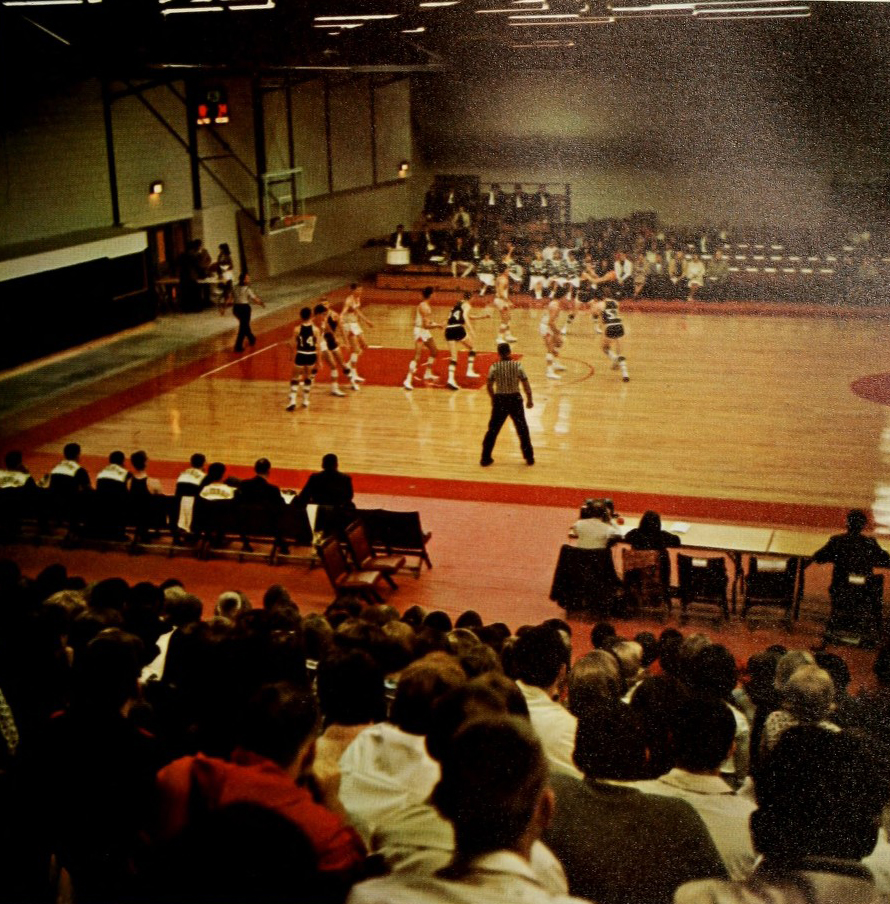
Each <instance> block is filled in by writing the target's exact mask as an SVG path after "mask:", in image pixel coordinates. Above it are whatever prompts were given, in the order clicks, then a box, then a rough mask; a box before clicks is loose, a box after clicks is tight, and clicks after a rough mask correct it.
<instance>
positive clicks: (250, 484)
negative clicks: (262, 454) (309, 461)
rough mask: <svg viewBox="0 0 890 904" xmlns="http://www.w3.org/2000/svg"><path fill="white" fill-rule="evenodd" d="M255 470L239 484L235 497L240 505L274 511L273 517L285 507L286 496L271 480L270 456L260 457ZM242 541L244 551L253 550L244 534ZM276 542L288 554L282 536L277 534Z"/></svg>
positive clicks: (254, 467)
mask: <svg viewBox="0 0 890 904" xmlns="http://www.w3.org/2000/svg"><path fill="white" fill-rule="evenodd" d="M253 470H254V472H255V473H254V476H253V477H250V478H248V479H247V480H242V481H241V483H239V484H238V489H237V491H236V492H235V499H236V501H237V502H238V503H239V504H240V505H245V506H258V507H263V508H267V509H269V511H270V513H273V514H272V515H270V517H273V516H274V513H276V512H278V510H279V509H281V508H283V507H284V497H283V496H282V495H281V490H280V489H279V488H278V487H277V486H275V484H274V483H270V481H269V472H270V471H271V470H272V463H271V462H270V461H269V459H268V458H260V459H258V460H257V462H256V464H255V465H254V466H253ZM279 514H280V513H279ZM241 541H242V543H243V545H244V551H245V552H251V551H252V550H251V546H250V543H249V542H248V540H247V537H244V536H242V538H241ZM275 542H276V545H277V546H278V547H279V549H280V550H281V552H282V553H285V554H286V553H287V552H288V548H287V545H286V544H285V543H284V541H283V540H282V538H281V537H280V536H276V538H275Z"/></svg>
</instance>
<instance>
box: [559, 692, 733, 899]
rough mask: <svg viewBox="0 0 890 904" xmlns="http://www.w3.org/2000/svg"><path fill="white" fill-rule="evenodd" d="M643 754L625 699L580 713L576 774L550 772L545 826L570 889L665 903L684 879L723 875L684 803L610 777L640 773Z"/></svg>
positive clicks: (705, 833) (707, 839) (622, 778)
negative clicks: (549, 819)
mask: <svg viewBox="0 0 890 904" xmlns="http://www.w3.org/2000/svg"><path fill="white" fill-rule="evenodd" d="M645 758H646V748H645V741H644V735H643V732H642V728H641V726H640V724H639V721H638V717H637V716H636V715H635V714H634V713H633V712H632V711H631V710H630V709H629V708H627V707H626V706H622V705H617V706H613V707H611V708H608V709H599V710H597V711H595V712H588V713H585V714H584V715H582V716H581V718H580V719H579V721H578V737H577V741H576V747H575V762H576V763H577V765H578V767H579V768H580V770H581V773H582V777H581V778H576V777H572V776H570V775H561V774H556V773H554V774H552V776H551V782H552V784H553V789H554V792H555V794H556V811H555V817H554V820H553V823H552V825H551V826H550V828H549V829H548V830H547V831H546V832H545V834H544V840H545V841H546V842H547V844H549V845H550V846H551V847H552V848H553V851H554V853H555V854H556V855H557V857H559V859H560V861H561V862H562V865H563V867H564V868H565V871H566V875H567V876H568V879H569V890H570V891H571V892H572V893H573V894H576V895H579V896H581V897H584V898H586V899H587V900H589V901H596V902H597V904H642V902H646V904H670V902H671V899H672V895H673V893H674V891H675V889H676V888H677V887H678V886H680V885H682V884H683V883H684V882H688V881H690V880H691V879H704V878H710V877H713V878H724V877H725V876H726V870H725V868H724V866H723V863H722V861H721V860H720V855H719V853H718V852H717V850H716V849H715V847H714V844H713V842H712V841H711V838H710V836H709V835H708V831H707V829H706V828H705V826H704V825H703V823H702V821H701V819H700V818H699V817H698V815H697V814H696V813H695V811H694V810H693V809H692V807H691V806H690V805H689V804H688V803H686V802H685V801H679V800H671V799H669V798H660V797H656V796H655V795H649V794H643V793H642V792H641V791H639V790H637V789H636V788H633V787H628V786H625V785H619V784H615V782H616V781H627V780H629V779H634V778H637V777H639V775H640V774H641V770H642V769H643V767H644V763H645Z"/></svg>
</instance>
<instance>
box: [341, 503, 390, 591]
mask: <svg viewBox="0 0 890 904" xmlns="http://www.w3.org/2000/svg"><path fill="white" fill-rule="evenodd" d="M343 534H344V537H345V539H346V545H347V546H348V547H349V552H350V554H351V555H352V561H353V562H355V566H356V568H358V569H359V570H360V571H361V570H365V571H379V572H380V573H381V574H382V575H383V579H384V580H385V581H386V582H387V583H388V584H389V586H390V587H392V588H393V590H395V589H396V587H398V584H396V582H395V581H394V580H393V577H392V576H393V575H394V574H395V573H396V572H397V571H398V570H399V569H400V568H404V566H405V557H404V556H401V555H381V554H379V553H375V552H374V550H373V548H372V547H371V543H370V541H369V539H368V535H367V532H366V531H365V524H364V522H363V521H361V520H360V519H356V520H355V521H353V522H352V524H350V525H349V527H347V528H346V530H345V531H344V532H343Z"/></svg>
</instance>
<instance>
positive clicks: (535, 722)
mask: <svg viewBox="0 0 890 904" xmlns="http://www.w3.org/2000/svg"><path fill="white" fill-rule="evenodd" d="M513 656H514V661H515V664H516V673H517V675H518V681H517V682H516V683H517V684H518V685H519V689H520V690H521V691H522V696H523V697H525V702H526V704H527V706H528V714H529V717H530V719H531V722H532V728H534V730H535V734H537V736H538V737H539V738H540V739H541V744H542V745H543V747H544V755H545V756H546V757H547V761H548V762H549V764H550V768H551V769H555V770H556V771H558V772H563V773H566V774H567V775H573V776H575V778H580V777H581V773H580V771H579V770H578V767H577V766H575V762H574V760H573V759H572V757H573V755H574V752H575V732H576V731H577V727H578V721H577V719H576V718H575V717H574V716H573V715H572V714H571V713H570V712H569V711H568V710H567V709H566V708H565V707H564V706H563V705H562V703H560V702H559V701H560V699H561V698H562V697H563V696H564V692H565V689H566V680H567V676H568V671H569V665H570V662H569V652H568V650H567V648H566V645H565V642H564V641H563V639H562V637H560V634H559V632H558V631H557V630H556V629H555V628H551V627H547V626H544V625H538V626H537V627H534V628H530V629H529V630H528V631H526V632H524V633H523V634H522V635H520V637H519V638H518V639H517V641H516V644H515V646H514V647H513Z"/></svg>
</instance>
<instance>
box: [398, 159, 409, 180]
mask: <svg viewBox="0 0 890 904" xmlns="http://www.w3.org/2000/svg"><path fill="white" fill-rule="evenodd" d="M408 169H409V163H408V161H407V160H403V161H402V162H401V163H400V164H399V178H400V179H407V178H408Z"/></svg>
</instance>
